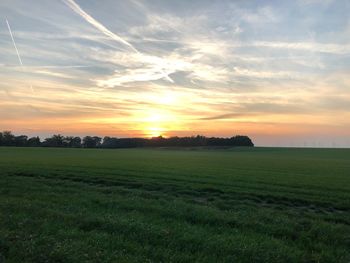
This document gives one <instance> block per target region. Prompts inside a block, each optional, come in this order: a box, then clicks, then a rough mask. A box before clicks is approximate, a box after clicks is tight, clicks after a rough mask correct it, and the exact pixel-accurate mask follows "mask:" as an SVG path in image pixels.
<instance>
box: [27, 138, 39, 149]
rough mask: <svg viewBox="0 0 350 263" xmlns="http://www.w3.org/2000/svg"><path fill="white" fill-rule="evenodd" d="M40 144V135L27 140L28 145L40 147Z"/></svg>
mask: <svg viewBox="0 0 350 263" xmlns="http://www.w3.org/2000/svg"><path fill="white" fill-rule="evenodd" d="M40 145H41V142H40V138H39V137H38V136H37V137H32V138H29V139H28V141H27V146H29V147H38V146H40Z"/></svg>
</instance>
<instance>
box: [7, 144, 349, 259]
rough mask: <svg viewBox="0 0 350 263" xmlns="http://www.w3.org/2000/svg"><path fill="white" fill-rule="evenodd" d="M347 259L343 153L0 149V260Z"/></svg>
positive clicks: (346, 180) (346, 167) (346, 186)
mask: <svg viewBox="0 0 350 263" xmlns="http://www.w3.org/2000/svg"><path fill="white" fill-rule="evenodd" d="M2 261H4V262H36V263H38V262H269V263H271V262H327V263H329V262H337V263H339V262H350V150H346V149H287V148H254V149H253V148H249V149H247V148H234V149H225V150H224V149H222V150H220V149H216V150H208V149H202V150H181V149H176V150H169V149H166V150H165V149H163V150H162V149H121V150H102V149H101V150H100V149H91V150H90V149H54V148H51V149H46V148H5V147H3V148H0V262H2Z"/></svg>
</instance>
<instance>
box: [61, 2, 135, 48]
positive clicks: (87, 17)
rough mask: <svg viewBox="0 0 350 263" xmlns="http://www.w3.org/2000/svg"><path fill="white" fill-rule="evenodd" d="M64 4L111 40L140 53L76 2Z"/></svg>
mask: <svg viewBox="0 0 350 263" xmlns="http://www.w3.org/2000/svg"><path fill="white" fill-rule="evenodd" d="M63 2H64V3H65V4H66V5H68V6H69V7H70V8H71V9H72V10H73V11H74V12H75V13H77V14H78V15H80V16H81V17H82V18H84V19H85V20H86V21H87V22H88V23H90V24H91V25H93V26H94V27H96V28H97V29H98V30H99V31H101V32H102V33H103V34H105V35H106V36H109V37H110V38H112V39H114V40H116V41H118V42H120V43H123V44H124V45H126V46H128V47H129V48H130V49H131V50H133V51H134V52H137V53H139V51H138V50H137V49H136V48H135V47H134V46H133V45H132V44H130V43H129V42H128V41H126V40H124V39H123V38H122V37H120V36H118V35H117V34H115V33H113V32H112V31H110V30H109V29H108V28H106V27H105V26H104V25H102V24H101V23H100V22H98V21H97V20H96V19H95V18H93V17H92V16H90V15H89V14H88V13H86V12H85V11H84V10H83V9H81V8H80V6H79V5H78V4H77V3H75V2H74V0H63Z"/></svg>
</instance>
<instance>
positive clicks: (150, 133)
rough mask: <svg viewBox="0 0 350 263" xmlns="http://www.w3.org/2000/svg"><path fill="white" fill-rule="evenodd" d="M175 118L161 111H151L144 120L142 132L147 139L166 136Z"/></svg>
mask: <svg viewBox="0 0 350 263" xmlns="http://www.w3.org/2000/svg"><path fill="white" fill-rule="evenodd" d="M172 120H173V118H172V117H171V116H169V114H166V113H165V112H161V111H150V112H148V113H147V114H146V116H145V117H144V119H143V124H142V130H143V133H144V134H145V136H147V137H158V136H165V135H166V132H167V131H168V128H167V127H168V126H169V123H171V122H172Z"/></svg>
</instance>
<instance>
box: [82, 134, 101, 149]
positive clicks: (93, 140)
mask: <svg viewBox="0 0 350 263" xmlns="http://www.w3.org/2000/svg"><path fill="white" fill-rule="evenodd" d="M101 140H102V138H100V137H97V136H93V137H92V136H85V137H84V138H83V147H84V148H97V147H99V146H100V145H101Z"/></svg>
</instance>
